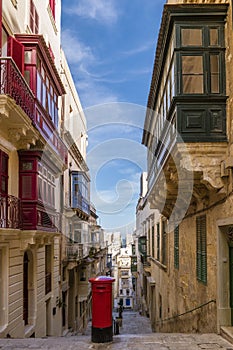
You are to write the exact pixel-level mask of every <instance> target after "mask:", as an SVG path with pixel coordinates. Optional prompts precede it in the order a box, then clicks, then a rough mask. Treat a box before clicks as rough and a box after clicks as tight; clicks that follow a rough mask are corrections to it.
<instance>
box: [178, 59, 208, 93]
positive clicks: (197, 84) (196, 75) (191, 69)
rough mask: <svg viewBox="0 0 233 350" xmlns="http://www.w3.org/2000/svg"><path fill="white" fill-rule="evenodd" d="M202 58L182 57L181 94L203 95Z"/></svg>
mask: <svg viewBox="0 0 233 350" xmlns="http://www.w3.org/2000/svg"><path fill="white" fill-rule="evenodd" d="M203 82H204V79H203V58H202V56H183V57H182V84H183V93H188V94H191V93H194V94H196V93H203V92H204V87H203Z"/></svg>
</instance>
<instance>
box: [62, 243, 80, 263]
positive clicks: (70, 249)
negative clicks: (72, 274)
mask: <svg viewBox="0 0 233 350" xmlns="http://www.w3.org/2000/svg"><path fill="white" fill-rule="evenodd" d="M66 258H67V259H68V260H79V259H82V258H83V244H81V243H73V244H72V245H67V246H66Z"/></svg>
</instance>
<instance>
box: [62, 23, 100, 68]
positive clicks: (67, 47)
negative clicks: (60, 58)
mask: <svg viewBox="0 0 233 350" xmlns="http://www.w3.org/2000/svg"><path fill="white" fill-rule="evenodd" d="M62 48H63V50H64V52H65V54H66V57H67V60H68V61H69V63H71V64H74V63H78V64H81V63H82V62H86V64H89V63H91V62H93V61H94V60H95V57H94V54H93V52H92V50H91V48H90V47H89V46H87V45H85V44H83V43H82V42H81V41H79V39H78V37H77V34H72V32H71V31H70V30H68V29H67V30H64V31H63V32H62Z"/></svg>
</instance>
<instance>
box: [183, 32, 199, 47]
mask: <svg viewBox="0 0 233 350" xmlns="http://www.w3.org/2000/svg"><path fill="white" fill-rule="evenodd" d="M181 45H182V46H202V29H194V28H183V29H181Z"/></svg>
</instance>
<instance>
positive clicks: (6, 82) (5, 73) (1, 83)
mask: <svg viewBox="0 0 233 350" xmlns="http://www.w3.org/2000/svg"><path fill="white" fill-rule="evenodd" d="M0 92H1V94H4V95H9V96H10V97H12V98H13V99H14V100H15V102H16V104H17V105H19V106H20V107H21V108H22V110H23V111H24V112H25V113H26V114H27V116H28V117H29V118H30V119H31V120H32V121H33V120H34V111H35V98H34V95H33V93H32V91H31V89H30V88H29V86H28V84H27V83H26V81H25V79H24V77H23V76H22V74H21V73H20V71H19V69H18V67H17V66H16V64H15V63H14V61H13V60H12V58H10V57H7V58H1V59H0Z"/></svg>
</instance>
